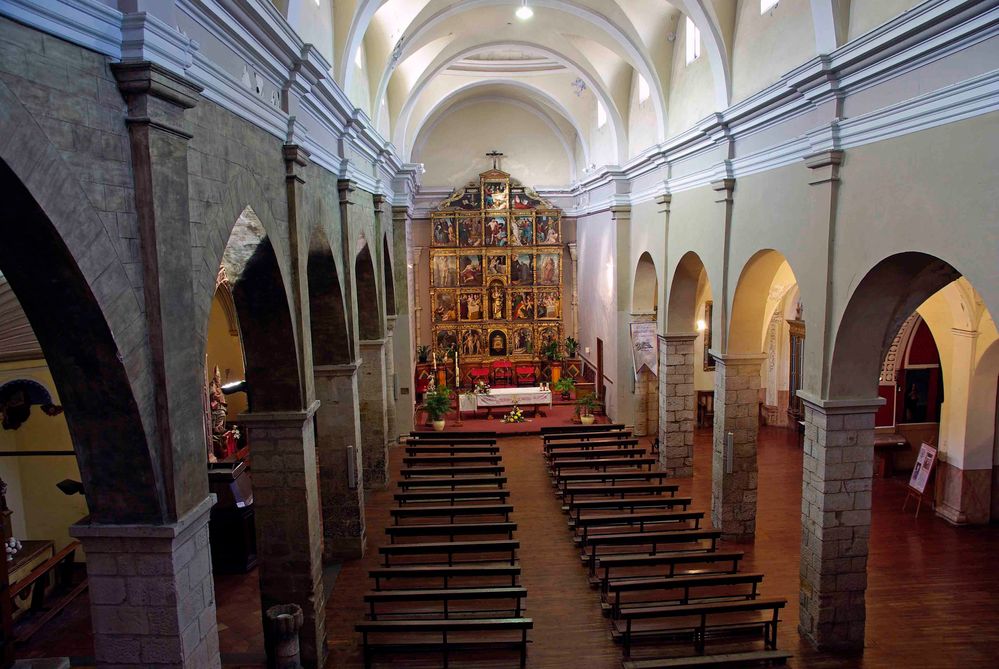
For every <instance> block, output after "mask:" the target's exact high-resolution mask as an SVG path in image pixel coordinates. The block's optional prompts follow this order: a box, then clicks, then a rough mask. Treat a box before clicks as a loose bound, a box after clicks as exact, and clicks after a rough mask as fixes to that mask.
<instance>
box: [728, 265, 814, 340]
mask: <svg viewBox="0 0 999 669" xmlns="http://www.w3.org/2000/svg"><path fill="white" fill-rule="evenodd" d="M785 263H787V258H785V257H784V254H782V253H781V252H780V251H775V250H773V249H763V250H761V251H757V252H756V253H754V254H753V255H752V257H750V259H749V260H748V261H746V264H745V266H744V267H743V268H742V272H741V273H740V274H739V281H738V283H737V284H736V287H735V293H734V294H733V297H732V305H731V308H730V309H729V314H730V318H729V325H728V339H727V341H726V342H725V351H726V352H727V353H760V352H762V351H763V337H764V332H765V330H766V326H767V323H768V322H769V320H770V316H771V314H772V307H771V308H770V309H768V303H771V302H773V301H774V300H773V299H772V297H771V288H772V287H773V284H774V279H775V278H776V277H777V273H778V271H780V269H781V266H783V265H784V264H785ZM788 267H790V264H788ZM791 276H792V278H793V279H794V282H795V283H797V279H796V278H795V275H794V270H793V269H791ZM787 288H790V286H788V287H787ZM783 295H784V291H782V292H781V294H780V295H779V296H778V297H783ZM778 301H779V299H778Z"/></svg>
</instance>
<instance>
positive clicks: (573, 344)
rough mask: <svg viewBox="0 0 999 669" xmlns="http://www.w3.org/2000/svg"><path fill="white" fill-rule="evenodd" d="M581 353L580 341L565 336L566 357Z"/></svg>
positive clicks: (573, 356)
mask: <svg viewBox="0 0 999 669" xmlns="http://www.w3.org/2000/svg"><path fill="white" fill-rule="evenodd" d="M577 353H579V342H578V341H576V340H575V338H573V337H566V338H565V357H567V358H575V357H576V354H577Z"/></svg>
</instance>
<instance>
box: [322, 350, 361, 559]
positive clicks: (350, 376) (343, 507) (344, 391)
mask: <svg viewBox="0 0 999 669" xmlns="http://www.w3.org/2000/svg"><path fill="white" fill-rule="evenodd" d="M357 369H358V363H356V362H355V363H350V364H346V365H324V366H317V367H315V368H314V372H315V379H316V398H317V399H318V400H319V402H320V405H319V410H318V411H317V412H316V457H317V458H318V460H319V493H320V494H319V497H320V503H321V505H322V511H323V513H322V517H323V560H324V561H325V562H329V561H331V560H335V559H351V560H353V559H357V558H359V557H362V556H363V555H364V551H365V550H366V548H367V535H366V529H365V522H364V487H363V485H362V483H361V476H362V474H363V468H362V465H361V418H360V410H359V406H360V399H359V397H358V391H357ZM350 447H353V450H351V449H350ZM351 458H352V460H351ZM351 467H353V481H351V480H350V468H351Z"/></svg>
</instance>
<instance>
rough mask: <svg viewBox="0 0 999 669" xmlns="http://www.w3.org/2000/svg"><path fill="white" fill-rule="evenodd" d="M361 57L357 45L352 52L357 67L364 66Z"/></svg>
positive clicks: (359, 48)
mask: <svg viewBox="0 0 999 669" xmlns="http://www.w3.org/2000/svg"><path fill="white" fill-rule="evenodd" d="M363 62H364V61H363V59H362V57H361V47H357V52H356V53H355V54H354V65H357V66H358V67H364V65H363Z"/></svg>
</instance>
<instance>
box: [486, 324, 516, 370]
mask: <svg viewBox="0 0 999 669" xmlns="http://www.w3.org/2000/svg"><path fill="white" fill-rule="evenodd" d="M484 327H485V331H486V346H485V353H483V354H482V359H483V361H485V360H502V359H504V358H509V357H510V328H509V326H507V325H497V324H495V323H493V324H491V325H486V326H484ZM496 332H502V333H503V340H504V342H505V343H506V346H505V349H504V351H503V353H501V354H499V355H493V353H492V350H493V334H494V333H496Z"/></svg>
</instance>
